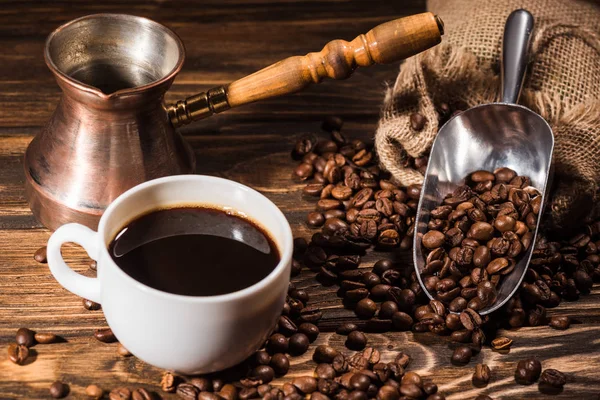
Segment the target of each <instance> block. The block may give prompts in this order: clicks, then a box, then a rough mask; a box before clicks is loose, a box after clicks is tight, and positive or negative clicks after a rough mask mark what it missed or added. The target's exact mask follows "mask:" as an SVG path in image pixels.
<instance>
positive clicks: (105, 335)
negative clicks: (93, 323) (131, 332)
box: [94, 328, 117, 343]
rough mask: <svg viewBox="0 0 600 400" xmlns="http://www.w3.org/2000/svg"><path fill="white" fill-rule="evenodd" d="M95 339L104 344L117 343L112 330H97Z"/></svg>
mask: <svg viewBox="0 0 600 400" xmlns="http://www.w3.org/2000/svg"><path fill="white" fill-rule="evenodd" d="M94 337H95V338H96V339H97V340H99V341H101V342H102V343H114V342H116V341H117V338H116V337H115V335H114V334H113V332H112V330H111V329H110V328H103V329H96V331H95V332H94Z"/></svg>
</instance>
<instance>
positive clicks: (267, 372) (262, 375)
mask: <svg viewBox="0 0 600 400" xmlns="http://www.w3.org/2000/svg"><path fill="white" fill-rule="evenodd" d="M249 377H250V378H251V379H256V380H257V381H260V382H261V383H269V382H271V381H272V380H273V378H275V371H274V369H273V368H271V367H270V366H268V365H259V366H257V367H255V368H254V369H253V370H252V371H250V375H249ZM179 386H181V385H179Z"/></svg>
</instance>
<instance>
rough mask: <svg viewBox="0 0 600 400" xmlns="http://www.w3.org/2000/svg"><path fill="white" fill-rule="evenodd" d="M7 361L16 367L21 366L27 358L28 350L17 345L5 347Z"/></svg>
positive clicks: (12, 344)
mask: <svg viewBox="0 0 600 400" xmlns="http://www.w3.org/2000/svg"><path fill="white" fill-rule="evenodd" d="M7 353H8V359H9V360H10V361H12V362H13V363H15V364H17V365H23V364H24V363H25V360H27V357H29V349H28V348H27V347H26V346H24V345H22V344H17V343H11V344H9V345H8V347H7Z"/></svg>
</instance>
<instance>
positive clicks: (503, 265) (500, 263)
mask: <svg viewBox="0 0 600 400" xmlns="http://www.w3.org/2000/svg"><path fill="white" fill-rule="evenodd" d="M509 268H510V263H509V261H508V259H506V258H504V257H500V258H496V259H495V260H492V261H491V262H490V263H489V264H488V266H487V268H486V271H487V273H488V274H490V275H493V274H502V275H505V271H506V270H508V269H509Z"/></svg>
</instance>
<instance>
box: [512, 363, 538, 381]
mask: <svg viewBox="0 0 600 400" xmlns="http://www.w3.org/2000/svg"><path fill="white" fill-rule="evenodd" d="M541 372H542V364H541V363H540V362H539V361H538V360H536V359H535V358H527V359H525V360H521V361H519V363H518V364H517V369H516V370H515V381H516V382H517V383H519V384H521V385H530V384H532V383H533V382H535V381H537V380H538V378H539V377H540V374H541Z"/></svg>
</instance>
